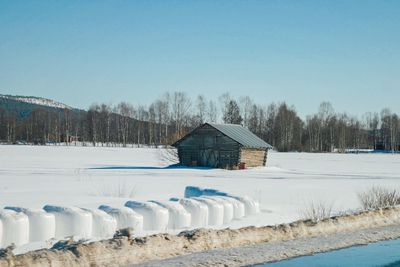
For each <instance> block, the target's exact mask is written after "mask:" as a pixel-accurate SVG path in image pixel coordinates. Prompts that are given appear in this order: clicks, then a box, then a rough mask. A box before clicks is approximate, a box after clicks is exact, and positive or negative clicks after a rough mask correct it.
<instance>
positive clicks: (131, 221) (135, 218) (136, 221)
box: [99, 205, 143, 232]
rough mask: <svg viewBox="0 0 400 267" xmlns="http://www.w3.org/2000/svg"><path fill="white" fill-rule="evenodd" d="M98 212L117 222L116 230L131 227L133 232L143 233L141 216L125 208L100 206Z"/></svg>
mask: <svg viewBox="0 0 400 267" xmlns="http://www.w3.org/2000/svg"><path fill="white" fill-rule="evenodd" d="M99 209H100V210H103V211H105V212H106V213H108V214H109V215H111V216H112V217H114V218H115V219H116V220H117V229H123V228H128V227H131V228H133V229H134V230H135V232H142V231H143V216H142V215H140V214H139V213H137V212H134V211H133V210H132V209H130V208H127V207H122V208H113V207H110V206H107V205H101V206H100V207H99Z"/></svg>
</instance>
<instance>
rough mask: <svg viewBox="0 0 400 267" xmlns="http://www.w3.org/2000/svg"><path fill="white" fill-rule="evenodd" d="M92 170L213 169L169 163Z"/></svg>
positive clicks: (95, 168)
mask: <svg viewBox="0 0 400 267" xmlns="http://www.w3.org/2000/svg"><path fill="white" fill-rule="evenodd" d="M88 169H90V170H176V169H187V170H212V169H213V168H210V167H189V166H181V165H177V164H174V165H169V166H166V167H155V166H104V167H94V168H88Z"/></svg>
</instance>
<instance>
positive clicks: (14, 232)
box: [0, 209, 29, 248]
mask: <svg viewBox="0 0 400 267" xmlns="http://www.w3.org/2000/svg"><path fill="white" fill-rule="evenodd" d="M0 220H1V223H2V226H3V236H2V242H1V247H3V248H5V247H7V246H9V245H11V244H15V245H16V246H20V245H23V244H26V243H29V220H28V216H26V215H25V214H24V213H22V212H16V211H13V210H7V209H5V210H1V211H0Z"/></svg>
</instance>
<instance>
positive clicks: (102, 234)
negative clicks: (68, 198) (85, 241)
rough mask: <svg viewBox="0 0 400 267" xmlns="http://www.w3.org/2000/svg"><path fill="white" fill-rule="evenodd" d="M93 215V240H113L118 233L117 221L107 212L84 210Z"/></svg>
mask: <svg viewBox="0 0 400 267" xmlns="http://www.w3.org/2000/svg"><path fill="white" fill-rule="evenodd" d="M84 210H85V211H87V212H90V213H91V214H92V218H93V224H92V238H95V239H108V238H112V237H113V236H114V234H115V232H116V231H117V220H116V219H115V218H114V217H112V216H111V215H109V214H107V213H106V212H105V211H102V210H99V209H96V210H89V209H84Z"/></svg>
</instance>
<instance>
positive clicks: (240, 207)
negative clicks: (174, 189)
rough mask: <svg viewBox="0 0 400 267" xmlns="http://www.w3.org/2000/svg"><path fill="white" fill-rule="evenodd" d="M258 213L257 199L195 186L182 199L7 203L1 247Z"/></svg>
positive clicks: (221, 221)
mask: <svg viewBox="0 0 400 267" xmlns="http://www.w3.org/2000/svg"><path fill="white" fill-rule="evenodd" d="M258 212H259V207H258V203H257V202H256V201H254V200H252V199H250V198H248V197H238V196H233V195H230V194H227V193H224V192H220V191H217V190H214V189H202V188H199V187H192V186H189V187H186V189H185V197H184V198H181V199H179V198H171V199H170V200H168V201H157V200H150V201H145V202H140V201H128V202H126V203H125V206H124V207H120V208H115V207H110V206H106V205H101V206H100V207H99V208H98V209H96V210H90V209H83V208H78V207H60V206H53V205H46V206H44V207H43V209H24V208H20V207H6V208H5V209H3V210H1V211H0V240H1V243H0V247H3V248H4V247H7V246H9V245H11V244H15V245H16V246H20V245H23V244H27V243H31V242H44V241H48V240H51V239H56V240H59V239H65V238H68V237H75V238H82V239H97V240H98V239H107V238H111V237H112V236H113V235H114V233H115V231H116V230H118V229H123V228H128V227H131V228H133V229H134V230H135V232H136V233H146V232H164V231H168V230H178V229H188V228H201V227H209V226H211V227H213V226H214V227H215V226H221V225H225V224H228V223H229V222H231V221H232V220H234V219H240V218H242V217H244V216H247V215H251V214H255V213H258Z"/></svg>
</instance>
